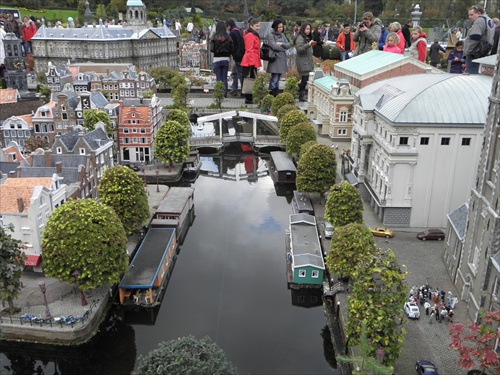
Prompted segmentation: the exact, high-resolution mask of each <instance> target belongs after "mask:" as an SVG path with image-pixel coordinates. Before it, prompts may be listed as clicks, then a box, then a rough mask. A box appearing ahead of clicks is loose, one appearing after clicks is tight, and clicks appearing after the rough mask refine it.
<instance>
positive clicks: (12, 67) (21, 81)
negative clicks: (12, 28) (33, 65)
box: [3, 33, 28, 92]
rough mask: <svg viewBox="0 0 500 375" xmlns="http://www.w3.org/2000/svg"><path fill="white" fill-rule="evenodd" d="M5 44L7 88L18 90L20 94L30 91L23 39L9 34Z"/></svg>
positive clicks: (4, 41)
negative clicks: (22, 44)
mask: <svg viewBox="0 0 500 375" xmlns="http://www.w3.org/2000/svg"><path fill="white" fill-rule="evenodd" d="M3 44H4V48H5V67H6V74H5V79H6V81H7V88H10V89H18V90H19V91H20V92H23V91H28V81H27V80H26V63H25V61H24V57H23V52H22V47H21V39H18V38H17V37H16V36H15V35H14V33H7V34H6V35H5V38H4V40H3Z"/></svg>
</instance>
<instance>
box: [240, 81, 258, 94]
mask: <svg viewBox="0 0 500 375" xmlns="http://www.w3.org/2000/svg"><path fill="white" fill-rule="evenodd" d="M254 85H255V78H250V77H245V78H244V79H243V86H242V87H241V93H242V94H243V95H251V94H252V92H253V86H254Z"/></svg>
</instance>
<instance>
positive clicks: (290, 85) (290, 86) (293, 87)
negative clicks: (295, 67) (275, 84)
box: [283, 76, 299, 99]
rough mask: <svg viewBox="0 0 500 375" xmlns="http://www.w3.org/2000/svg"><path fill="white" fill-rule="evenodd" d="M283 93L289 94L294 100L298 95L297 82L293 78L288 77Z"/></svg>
mask: <svg viewBox="0 0 500 375" xmlns="http://www.w3.org/2000/svg"><path fill="white" fill-rule="evenodd" d="M283 92H289V93H290V94H292V95H293V98H294V99H296V98H297V95H298V93H299V80H298V79H297V77H295V76H290V77H288V78H287V79H286V82H285V88H284V90H283Z"/></svg>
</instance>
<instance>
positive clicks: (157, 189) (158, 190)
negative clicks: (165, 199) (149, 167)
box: [156, 169, 160, 193]
mask: <svg viewBox="0 0 500 375" xmlns="http://www.w3.org/2000/svg"><path fill="white" fill-rule="evenodd" d="M159 174H160V171H159V170H158V169H157V170H156V192H157V193H159V192H160V187H159V186H158V175H159Z"/></svg>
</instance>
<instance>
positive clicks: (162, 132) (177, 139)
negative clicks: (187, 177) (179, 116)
mask: <svg viewBox="0 0 500 375" xmlns="http://www.w3.org/2000/svg"><path fill="white" fill-rule="evenodd" d="M189 134H190V132H189V131H188V129H186V127H185V126H183V125H181V124H179V123H178V122H177V121H172V120H167V121H165V122H164V123H163V125H162V126H161V127H160V129H159V130H158V133H157V134H156V138H155V140H154V143H153V152H154V155H155V157H157V158H158V159H160V160H162V161H163V162H164V163H166V164H168V165H169V166H172V162H175V163H180V162H182V161H183V160H185V159H186V158H187V157H188V156H189V144H188V142H187V139H188V137H189Z"/></svg>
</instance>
